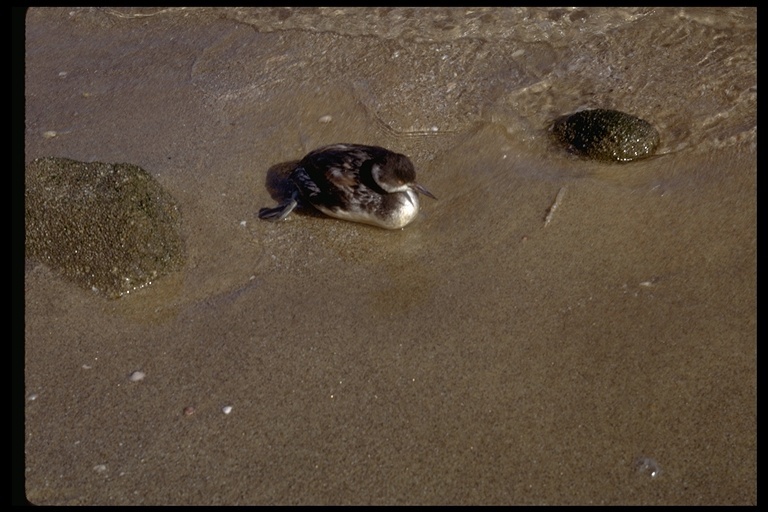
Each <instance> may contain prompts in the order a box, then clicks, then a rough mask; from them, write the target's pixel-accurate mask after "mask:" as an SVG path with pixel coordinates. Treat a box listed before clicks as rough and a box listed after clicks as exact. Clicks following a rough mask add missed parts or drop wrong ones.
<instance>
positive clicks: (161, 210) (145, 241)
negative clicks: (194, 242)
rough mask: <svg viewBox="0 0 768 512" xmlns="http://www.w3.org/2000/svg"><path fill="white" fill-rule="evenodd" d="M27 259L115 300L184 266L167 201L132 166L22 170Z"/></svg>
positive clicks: (74, 164)
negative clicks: (40, 263) (23, 177)
mask: <svg viewBox="0 0 768 512" xmlns="http://www.w3.org/2000/svg"><path fill="white" fill-rule="evenodd" d="M25 185H26V190H25V194H24V199H25V203H26V205H25V220H26V255H27V257H29V258H32V259H37V260H39V261H41V262H43V263H46V264H47V265H49V266H50V267H52V268H54V269H56V270H58V271H59V272H61V273H62V274H63V275H65V276H66V277H67V278H69V279H71V280H73V281H75V282H76V283H78V284H79V285H80V286H82V287H84V288H87V289H94V290H97V291H98V292H100V293H103V294H104V295H106V296H108V297H119V296H121V295H124V294H126V293H130V292H131V291H133V290H137V289H139V288H142V287H144V286H146V285H148V284H150V283H151V282H152V281H154V280H155V279H157V278H159V277H160V276H162V275H164V274H167V273H169V272H173V271H175V270H178V269H180V268H181V267H182V266H183V264H184V243H183V241H182V239H181V236H180V233H179V228H180V222H181V217H180V214H179V210H178V207H177V206H176V203H175V201H174V200H173V198H172V197H171V195H170V194H169V193H168V192H166V191H165V190H164V189H163V188H162V187H161V186H160V184H159V183H157V181H156V180H155V179H154V178H153V177H152V176H151V175H150V174H149V173H148V172H147V171H145V170H144V169H142V168H140V167H138V166H135V165H130V164H106V163H101V162H78V161H75V160H69V159H66V158H52V157H47V158H38V159H37V160H34V161H32V162H30V163H29V164H27V166H26V176H25Z"/></svg>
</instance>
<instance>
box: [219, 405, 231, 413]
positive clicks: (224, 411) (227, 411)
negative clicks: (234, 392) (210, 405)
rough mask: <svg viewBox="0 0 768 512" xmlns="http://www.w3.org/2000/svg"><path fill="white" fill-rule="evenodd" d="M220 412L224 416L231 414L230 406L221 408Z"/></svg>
mask: <svg viewBox="0 0 768 512" xmlns="http://www.w3.org/2000/svg"><path fill="white" fill-rule="evenodd" d="M221 412H223V413H224V414H229V413H231V412H232V406H231V405H227V406H226V407H223V408H222V409H221Z"/></svg>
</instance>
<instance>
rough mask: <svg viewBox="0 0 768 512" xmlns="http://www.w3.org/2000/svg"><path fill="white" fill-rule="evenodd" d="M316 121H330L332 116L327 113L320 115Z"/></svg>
mask: <svg viewBox="0 0 768 512" xmlns="http://www.w3.org/2000/svg"><path fill="white" fill-rule="evenodd" d="M318 121H319V122H321V123H330V122H331V121H333V117H331V116H329V115H324V116H320V118H319V119H318Z"/></svg>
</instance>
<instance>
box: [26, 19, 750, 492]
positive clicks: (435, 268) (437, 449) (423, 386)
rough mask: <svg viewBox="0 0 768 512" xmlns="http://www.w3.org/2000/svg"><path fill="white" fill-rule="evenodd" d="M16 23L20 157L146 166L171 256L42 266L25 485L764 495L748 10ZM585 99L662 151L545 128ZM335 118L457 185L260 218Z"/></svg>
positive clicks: (31, 290) (31, 310)
mask: <svg viewBox="0 0 768 512" xmlns="http://www.w3.org/2000/svg"><path fill="white" fill-rule="evenodd" d="M25 21H26V28H25V30H26V46H25V50H26V51H25V111H24V112H25V117H26V119H25V124H24V127H25V133H24V141H25V144H24V157H25V160H26V162H30V161H32V160H34V159H36V158H39V157H44V156H56V157H65V158H71V159H75V160H79V161H84V162H91V161H99V162H115V163H117V162H125V163H130V164H133V165H137V166H140V167H141V168H143V169H145V170H146V171H148V172H149V173H150V174H151V175H152V176H153V177H154V178H155V179H156V180H157V181H158V182H159V184H160V185H161V186H162V187H164V189H165V190H166V191H167V192H168V193H169V194H170V195H172V196H173V197H174V198H175V200H176V201H177V203H178V204H179V207H180V211H181V215H182V222H181V230H182V233H181V234H182V237H183V239H184V244H185V250H186V263H185V266H184V268H183V270H181V271H179V272H175V273H173V274H170V275H167V276H164V277H162V278H160V279H158V280H157V281H156V282H155V283H153V284H152V285H151V286H148V287H146V288H143V289H141V290H137V291H136V292H135V293H130V294H128V295H126V296H124V297H121V298H119V299H109V298H106V297H104V296H102V295H100V294H99V293H96V292H93V291H91V290H87V289H84V288H82V287H80V286H78V285H77V284H75V283H73V282H71V281H69V280H67V279H66V278H64V277H63V276H62V275H61V273H60V272H57V271H56V269H52V268H49V267H48V266H46V265H44V264H42V263H40V262H39V261H35V260H34V259H27V260H26V261H25V267H24V315H23V319H22V320H23V322H24V330H23V335H24V337H23V342H22V343H23V348H24V360H23V362H24V380H23V382H19V383H18V386H19V387H18V388H17V383H16V382H14V393H19V394H22V393H23V402H24V409H23V416H24V438H23V444H24V460H23V462H22V463H20V464H19V467H18V468H17V467H16V466H17V464H16V463H14V476H13V478H14V484H16V483H17V482H19V484H20V482H22V481H23V487H24V493H25V496H26V499H27V500H28V501H29V502H31V503H34V504H37V505H192V504H194V505H235V504H246V505H270V504H278V505H368V504H371V505H401V504H402V505H407V504H410V505H432V504H440V505H443V504H445V505H449V504H457V505H471V504H478V505H526V504H541V505H547V504H551V505H588V504H608V505H731V504H732V505H754V504H756V502H757V485H756V478H757V475H756V472H757V469H756V465H757V463H756V460H757V455H756V450H757V439H756V416H757V406H756V288H757V287H756V264H757V252H756V251H757V229H756V215H757V213H756V208H757V199H756V192H757V186H756V175H757V168H756V166H757V156H756V153H757V149H756V146H757V135H756V130H757V128H756V125H757V111H756V103H757V86H756V77H757V64H756V28H757V13H756V9H753V8H728V9H727V8H718V9H709V8H701V9H688V8H686V9H681V8H674V9H672V8H670V9H648V8H637V9H636V8H614V9H603V8H587V9H564V8H546V9H545V8H514V9H512V8H509V9H507V8H504V9H501V8H475V9H470V8H454V9H451V8H434V9H431V8H430V9H413V8H324V9H315V8H299V9H291V8H222V9H213V8H210V9H193V8H189V9H184V8H168V9H160V8H141V9H127V8H120V9H117V8H104V9H97V8H34V9H30V10H29V11H28V12H27V16H26V20H25ZM584 108H610V109H618V110H622V111H625V112H629V113H632V114H633V115H636V116H639V117H641V118H643V119H645V120H647V121H649V122H650V123H652V124H653V125H654V126H655V127H656V128H657V129H658V131H659V133H660V136H661V143H660V146H659V148H658V152H657V154H656V155H655V156H653V157H651V158H648V159H644V160H638V161H636V162H631V163H627V164H618V163H605V162H594V161H590V160H586V159H583V158H580V157H578V156H576V155H573V154H571V153H569V152H568V151H566V150H565V149H564V148H562V147H560V146H558V145H557V144H556V143H555V142H554V141H553V140H552V138H551V137H550V136H549V127H550V126H551V123H552V121H553V120H554V119H555V118H557V117H558V116H562V115H564V114H568V113H569V112H574V111H577V110H580V109H584ZM335 142H354V143H361V144H376V145H380V146H384V147H387V148H390V149H393V150H395V151H398V152H401V153H404V154H407V155H409V157H410V158H411V159H412V160H413V162H414V164H415V165H416V168H417V173H418V179H419V182H420V183H422V184H424V185H425V186H426V187H427V188H428V189H429V190H430V191H432V192H433V193H434V194H435V195H436V196H437V197H438V198H439V199H438V200H437V201H432V200H425V201H422V208H421V212H420V214H419V217H418V218H417V219H416V221H415V222H414V223H412V224H411V225H409V226H407V227H406V228H405V229H402V230H396V231H387V230H382V229H378V228H375V227H371V226H366V225H362V224H356V223H351V222H344V221H340V220H335V219H331V218H327V217H323V216H319V215H313V214H311V213H308V212H297V213H295V214H293V215H291V217H289V219H287V220H285V221H282V222H278V223H270V222H264V221H261V220H259V219H258V217H257V215H256V213H257V212H258V210H259V208H261V207H264V206H274V205H275V204H276V202H275V198H274V197H272V195H271V194H270V187H269V186H268V185H269V182H268V175H269V172H270V170H271V169H272V170H274V169H278V168H280V166H286V165H290V162H293V161H295V160H297V159H300V158H301V157H302V156H303V155H304V154H306V153H307V152H308V151H310V150H312V149H314V148H316V147H319V146H322V145H324V144H330V143H335ZM14 172H23V170H21V169H19V170H18V171H17V170H16V169H14ZM555 201H557V206H556V209H555V210H554V211H552V213H551V215H548V212H550V211H551V208H552V205H553V204H554V203H555ZM134 372H141V373H139V374H136V373H134ZM132 375H134V378H131V376H132ZM22 385H23V391H22V390H21V389H20V386H22ZM20 441H21V440H20ZM17 479H18V480H17Z"/></svg>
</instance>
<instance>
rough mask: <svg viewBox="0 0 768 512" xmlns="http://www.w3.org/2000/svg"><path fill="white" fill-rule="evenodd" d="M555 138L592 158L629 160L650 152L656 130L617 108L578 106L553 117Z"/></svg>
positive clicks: (654, 146) (656, 139)
mask: <svg viewBox="0 0 768 512" xmlns="http://www.w3.org/2000/svg"><path fill="white" fill-rule="evenodd" d="M552 133H553V134H554V136H555V138H556V139H557V140H559V141H560V142H561V143H563V144H564V145H566V146H567V147H569V148H571V149H572V150H574V151H576V152H577V153H579V154H581V155H583V156H586V157H588V158H593V159H595V160H612V161H618V162H629V161H631V160H636V159H638V158H644V157H647V156H650V155H652V154H653V153H654V152H655V151H656V147H657V146H658V145H659V132H658V131H656V128H654V127H653V126H652V125H651V124H650V123H649V122H648V121H645V120H643V119H640V118H639V117H635V116H633V115H630V114H625V113H624V112H620V111H618V110H605V109H595V110H582V111H580V112H576V113H575V114H571V115H569V116H565V117H562V118H560V119H558V120H557V121H555V124H554V126H553V128H552Z"/></svg>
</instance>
